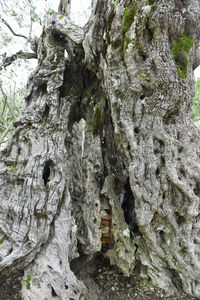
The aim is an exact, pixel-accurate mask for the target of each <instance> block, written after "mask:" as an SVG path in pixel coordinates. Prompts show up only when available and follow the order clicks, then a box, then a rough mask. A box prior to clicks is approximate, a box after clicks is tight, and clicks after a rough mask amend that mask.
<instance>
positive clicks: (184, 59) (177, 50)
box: [171, 34, 194, 79]
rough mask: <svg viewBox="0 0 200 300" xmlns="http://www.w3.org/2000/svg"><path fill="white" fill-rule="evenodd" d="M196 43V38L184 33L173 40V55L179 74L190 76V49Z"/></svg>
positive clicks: (183, 76) (182, 76)
mask: <svg viewBox="0 0 200 300" xmlns="http://www.w3.org/2000/svg"><path fill="white" fill-rule="evenodd" d="M193 45H194V38H193V37H192V36H187V35H185V34H183V35H182V36H181V37H179V38H178V39H176V40H173V47H172V50H171V51H172V55H173V58H174V60H175V63H176V67H177V72H178V76H179V77H181V78H183V79H185V78H186V77H187V76H188V63H189V54H190V49H191V48H192V47H193Z"/></svg>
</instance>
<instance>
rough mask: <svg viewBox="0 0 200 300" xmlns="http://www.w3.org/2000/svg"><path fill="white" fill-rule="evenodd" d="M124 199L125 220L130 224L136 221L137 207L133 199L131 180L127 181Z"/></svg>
mask: <svg viewBox="0 0 200 300" xmlns="http://www.w3.org/2000/svg"><path fill="white" fill-rule="evenodd" d="M124 190H125V193H124V196H123V197H124V198H123V202H122V209H123V211H124V218H125V221H126V223H127V224H130V223H131V221H133V219H134V207H135V200H134V197H133V193H132V191H131V187H130V184H129V180H128V179H127V182H126V184H125V185H124Z"/></svg>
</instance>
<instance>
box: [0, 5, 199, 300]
mask: <svg viewBox="0 0 200 300" xmlns="http://www.w3.org/2000/svg"><path fill="white" fill-rule="evenodd" d="M199 13H200V7H199V2H198V0H184V1H175V0H170V1H165V0H160V1H158V0H148V1H147V0H140V1H128V0H124V1H101V0H96V1H93V11H92V15H91V18H90V21H89V24H88V25H87V26H86V27H85V28H84V30H82V29H81V28H79V27H77V26H75V25H73V24H72V23H71V22H70V21H69V19H68V18H67V17H63V16H62V18H60V17H59V15H58V14H54V15H52V16H50V17H49V19H48V22H47V24H46V25H45V27H44V28H43V33H42V36H41V38H40V42H39V48H38V58H39V62H38V67H37V69H36V70H35V72H34V73H33V74H32V76H31V77H30V78H29V80H28V85H27V95H26V99H25V104H24V108H23V111H22V114H21V117H20V118H19V120H17V121H16V122H15V126H16V132H15V134H14V136H13V138H12V139H11V140H10V142H9V144H8V145H7V147H6V148H5V149H4V150H3V151H2V153H1V165H0V170H1V172H0V180H1V189H0V198H1V204H0V234H1V236H0V257H1V261H0V270H1V274H2V276H1V277H2V278H4V279H5V278H11V277H12V276H15V277H18V278H20V276H22V275H21V274H22V271H24V275H23V281H22V296H23V298H24V299H25V300H26V299H95V297H97V296H95V295H94V294H92V293H93V292H92V291H91V290H90V291H89V292H88V290H87V288H86V286H88V284H87V280H85V281H84V283H83V281H81V280H79V279H80V278H81V279H84V276H83V273H84V270H86V269H87V268H89V266H90V267H91V261H92V262H93V263H97V261H98V259H99V255H100V256H102V255H104V256H105V257H106V258H108V259H109V261H110V264H111V265H116V266H117V267H118V268H119V269H120V270H121V271H122V272H123V273H124V274H125V276H132V275H133V274H135V273H139V274H140V275H141V276H143V277H144V276H146V277H148V278H151V280H152V282H153V284H154V285H156V286H159V287H160V288H163V289H165V290H170V291H174V292H177V291H178V290H183V291H184V292H186V293H188V294H190V295H193V296H196V297H199V298H200V280H199V278H200V263H199V256H200V250H199V244H200V214H199V199H200V198H199V197H200V168H199V158H200V152H199V145H200V139H199V130H198V129H197V128H196V127H195V125H194V124H193V122H192V119H191V105H192V98H193V95H194V79H193V70H194V68H196V66H197V65H198V63H199V61H198V58H199V54H198V45H199V37H200V30H199V15H200V14H199ZM97 254H98V255H97ZM72 270H73V271H72ZM81 273H82V276H81ZM11 274H12V276H11ZM13 274H14V275H13ZM15 274H16V275H15ZM75 274H76V276H75ZM84 274H85V273H84ZM77 277H79V279H77ZM6 280H7V279H6ZM7 286H8V285H7ZM16 289H20V288H19V286H17V288H16ZM16 295H17V294H16ZM16 297H17V296H16ZM56 297H57V298H56ZM90 297H91V298H90ZM5 299H9V297H8V296H7V298H5ZM10 299H14V298H10ZM16 299H18V298H16ZM104 299H106V296H105V298H104ZM113 299H117V298H113ZM127 299H128V298H127Z"/></svg>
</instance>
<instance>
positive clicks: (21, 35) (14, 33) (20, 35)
mask: <svg viewBox="0 0 200 300" xmlns="http://www.w3.org/2000/svg"><path fill="white" fill-rule="evenodd" d="M0 19H1V21H2V22H3V23H4V24H5V25H6V26H7V27H8V29H9V30H10V31H11V32H12V34H13V35H15V36H19V37H22V38H24V39H26V40H27V37H26V36H25V35H23V34H18V33H16V32H14V30H13V29H12V28H11V26H10V25H9V24H8V23H7V22H6V20H4V19H3V18H2V17H0Z"/></svg>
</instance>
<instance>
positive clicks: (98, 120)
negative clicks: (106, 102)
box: [92, 106, 103, 135]
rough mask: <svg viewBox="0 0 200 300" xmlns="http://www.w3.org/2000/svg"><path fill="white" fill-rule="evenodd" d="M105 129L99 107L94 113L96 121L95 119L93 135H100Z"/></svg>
mask: <svg viewBox="0 0 200 300" xmlns="http://www.w3.org/2000/svg"><path fill="white" fill-rule="evenodd" d="M102 127H103V117H102V112H101V109H100V108H99V107H98V106H97V107H96V108H95V111H94V119H93V128H92V133H93V135H95V134H98V133H99V132H100V131H101V130H102Z"/></svg>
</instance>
